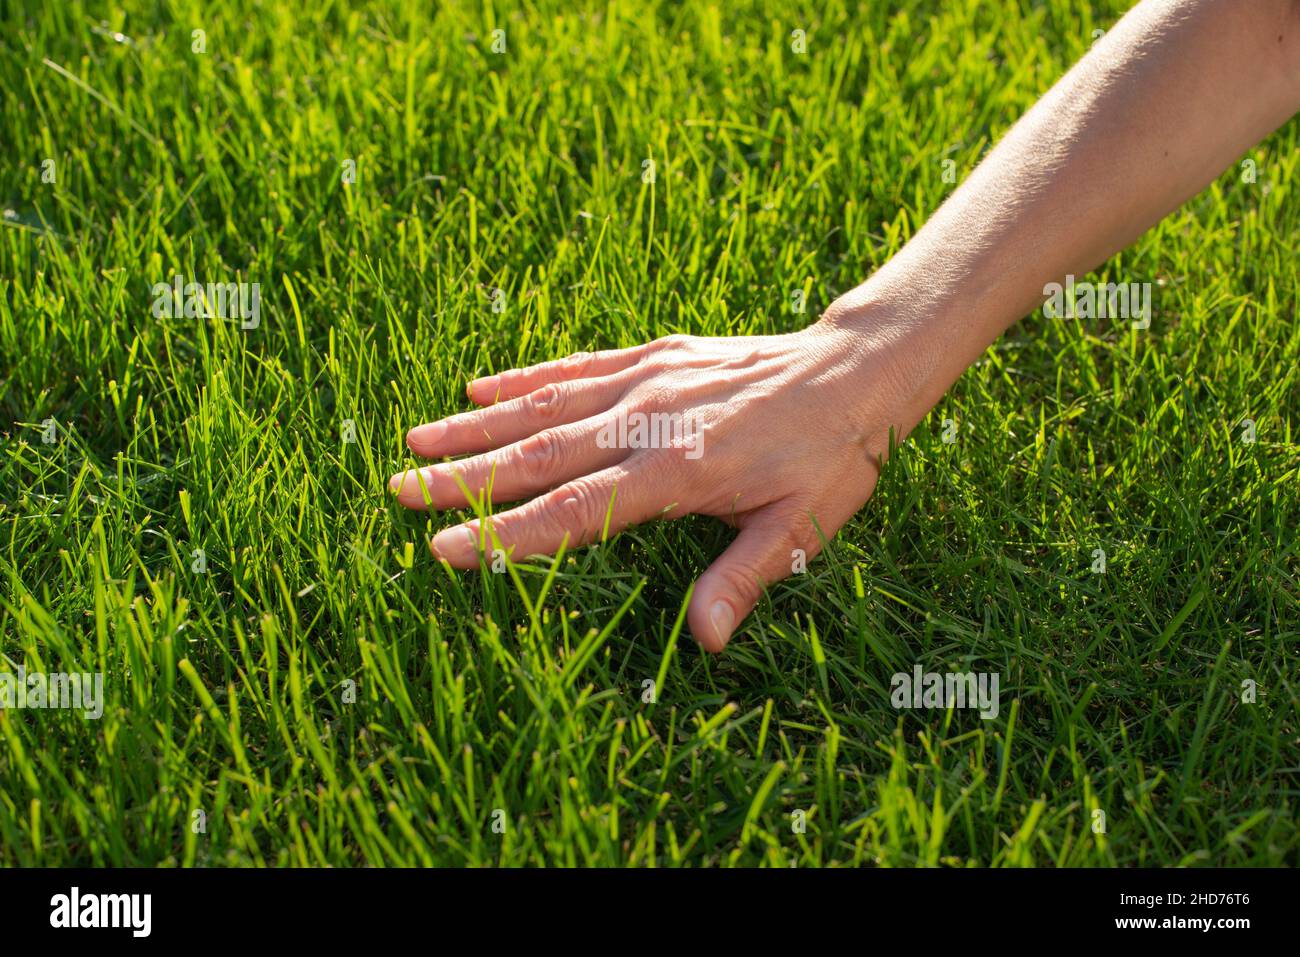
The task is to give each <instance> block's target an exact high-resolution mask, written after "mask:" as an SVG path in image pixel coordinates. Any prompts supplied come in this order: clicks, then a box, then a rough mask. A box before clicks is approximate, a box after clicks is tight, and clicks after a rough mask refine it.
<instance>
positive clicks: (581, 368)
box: [560, 352, 596, 376]
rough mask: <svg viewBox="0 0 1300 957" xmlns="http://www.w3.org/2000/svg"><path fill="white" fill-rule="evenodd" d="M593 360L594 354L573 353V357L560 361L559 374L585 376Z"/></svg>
mask: <svg viewBox="0 0 1300 957" xmlns="http://www.w3.org/2000/svg"><path fill="white" fill-rule="evenodd" d="M595 359H596V356H595V354H594V353H591V352H575V353H574V354H573V355H571V356H568V357H567V358H564V359H561V360H560V372H561V373H563V374H564V375H567V376H583V375H586V374H587V372H588V371H589V370H590V369H591V364H592V362H594V361H595Z"/></svg>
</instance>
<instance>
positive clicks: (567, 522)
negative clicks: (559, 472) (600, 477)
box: [545, 479, 604, 547]
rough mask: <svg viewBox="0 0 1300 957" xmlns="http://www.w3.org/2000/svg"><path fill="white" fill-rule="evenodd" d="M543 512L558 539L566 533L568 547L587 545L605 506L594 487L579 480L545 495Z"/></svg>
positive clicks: (602, 515)
mask: <svg viewBox="0 0 1300 957" xmlns="http://www.w3.org/2000/svg"><path fill="white" fill-rule="evenodd" d="M545 513H546V515H547V516H548V521H549V522H550V523H551V527H552V530H553V531H554V532H556V533H557V536H556V537H557V538H561V537H563V536H564V535H565V534H566V533H567V535H568V537H569V546H570V547H575V546H577V545H583V544H586V540H587V539H588V538H590V535H591V531H592V530H593V529H594V528H596V527H598V525H599V524H600V522H601V520H602V519H603V517H604V505H603V504H601V502H600V494H599V492H598V491H597V489H596V487H595V486H594V485H593V484H592V483H591V482H587V481H583V480H581V479H579V480H578V481H574V482H570V483H569V484H567V485H565V486H564V487H563V488H561V489H557V490H556V491H555V492H554V493H553V494H552V495H551V496H549V497H548V500H547V503H546V509H545Z"/></svg>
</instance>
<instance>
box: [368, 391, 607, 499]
mask: <svg viewBox="0 0 1300 957" xmlns="http://www.w3.org/2000/svg"><path fill="white" fill-rule="evenodd" d="M627 384H628V383H627V382H626V381H625V380H622V379H617V378H608V379H600V380H595V381H580V382H559V383H551V384H547V385H543V386H540V387H539V388H537V389H536V390H534V391H532V392H530V393H529V394H528V395H524V396H520V397H518V398H514V399H511V400H509V401H508V402H502V403H500V404H498V405H493V406H489V407H488V408H486V409H476V410H474V411H473V412H462V413H461V414H460V415H453V416H450V417H449V418H446V419H441V420H439V421H437V422H429V423H427V424H425V425H418V426H416V427H415V428H413V429H411V431H410V432H408V433H406V445H407V447H408V448H410V450H411V451H412V452H414V453H415V454H416V455H419V456H421V457H423V458H427V459H432V458H441V457H442V456H444V455H465V454H467V453H473V452H486V451H488V450H489V449H497V448H501V447H502V446H504V445H509V444H510V443H512V442H518V441H519V440H520V439H524V438H527V437H528V436H530V435H533V434H535V433H537V432H540V431H542V429H547V428H552V427H554V426H557V425H564V424H566V423H569V422H578V421H580V420H582V419H586V418H590V417H591V416H593V415H599V414H600V413H601V412H605V411H606V410H608V409H609V408H611V407H612V406H613V405H614V403H615V402H617V401H618V400H619V397H620V396H621V395H622V394H623V391H624V389H625V388H626V386H627ZM391 484H392V483H390V485H391Z"/></svg>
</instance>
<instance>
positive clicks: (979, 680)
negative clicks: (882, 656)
mask: <svg viewBox="0 0 1300 957" xmlns="http://www.w3.org/2000/svg"><path fill="white" fill-rule="evenodd" d="M889 686H890V693H889V703H890V704H891V705H893V706H894V707H895V708H942V709H947V708H949V707H953V708H979V711H980V717H981V718H984V719H985V720H989V719H991V718H996V717H997V716H998V711H999V710H1000V708H999V704H998V675H997V672H987V671H979V672H973V671H950V672H948V673H947V674H940V673H939V672H937V671H922V670H921V666H920V665H916V666H915V667H914V668H913V669H912V673H911V674H910V675H909V674H908V673H907V672H906V671H900V672H898V673H897V674H896V675H894V676H893V678H892V679H890V683H889Z"/></svg>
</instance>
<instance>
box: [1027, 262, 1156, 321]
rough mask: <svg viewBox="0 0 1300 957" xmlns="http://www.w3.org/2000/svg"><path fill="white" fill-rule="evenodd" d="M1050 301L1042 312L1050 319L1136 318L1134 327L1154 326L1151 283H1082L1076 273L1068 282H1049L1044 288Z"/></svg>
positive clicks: (1067, 279)
mask: <svg viewBox="0 0 1300 957" xmlns="http://www.w3.org/2000/svg"><path fill="white" fill-rule="evenodd" d="M1043 295H1044V296H1046V297H1047V301H1046V302H1045V303H1043V315H1045V316H1046V317H1047V318H1048V319H1075V318H1078V319H1106V318H1110V319H1133V320H1136V321H1135V322H1134V323H1133V328H1134V329H1147V328H1150V326H1151V283H1149V282H1096V283H1094V282H1081V283H1076V282H1075V281H1074V274H1073V273H1071V274H1069V275H1067V276H1066V277H1065V285H1064V286H1062V285H1061V284H1060V283H1059V282H1049V283H1048V284H1047V285H1046V286H1044V287H1043Z"/></svg>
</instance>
